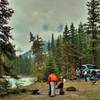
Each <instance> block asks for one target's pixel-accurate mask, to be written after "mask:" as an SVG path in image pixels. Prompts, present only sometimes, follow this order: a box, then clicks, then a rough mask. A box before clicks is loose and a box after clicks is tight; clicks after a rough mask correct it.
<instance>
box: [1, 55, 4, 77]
mask: <svg viewBox="0 0 100 100" xmlns="http://www.w3.org/2000/svg"><path fill="white" fill-rule="evenodd" d="M3 63H4V56H3V54H1V53H0V77H2V75H3V74H4V70H3Z"/></svg>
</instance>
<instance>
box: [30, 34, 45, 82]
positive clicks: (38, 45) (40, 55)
mask: <svg viewBox="0 0 100 100" xmlns="http://www.w3.org/2000/svg"><path fill="white" fill-rule="evenodd" d="M31 36H32V34H31ZM32 37H33V38H34V39H32V40H31V41H30V42H32V47H31V50H32V52H33V54H34V55H35V59H34V66H33V70H32V72H33V74H34V77H35V76H36V77H37V79H38V81H41V80H42V79H43V71H44V70H45V59H44V52H43V45H44V43H43V40H42V38H41V37H39V36H38V35H37V37H34V36H32Z"/></svg>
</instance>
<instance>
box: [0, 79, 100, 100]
mask: <svg viewBox="0 0 100 100" xmlns="http://www.w3.org/2000/svg"><path fill="white" fill-rule="evenodd" d="M69 86H74V87H76V88H77V89H78V91H76V92H68V91H66V88H67V87H69ZM25 88H26V89H39V90H40V93H41V94H40V95H31V93H21V94H19V95H9V96H6V97H5V98H0V100H100V81H98V84H96V85H92V84H91V82H84V81H80V82H76V81H74V82H71V81H69V82H66V83H64V91H65V95H62V96H60V95H59V94H58V92H59V90H56V96H55V97H49V96H48V84H47V83H35V84H33V85H31V86H27V87H25Z"/></svg>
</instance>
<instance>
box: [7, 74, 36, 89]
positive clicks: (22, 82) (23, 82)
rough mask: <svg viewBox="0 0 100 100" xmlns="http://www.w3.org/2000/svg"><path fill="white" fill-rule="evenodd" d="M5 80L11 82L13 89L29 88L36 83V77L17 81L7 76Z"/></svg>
mask: <svg viewBox="0 0 100 100" xmlns="http://www.w3.org/2000/svg"><path fill="white" fill-rule="evenodd" d="M5 78H6V80H7V81H8V82H9V84H10V86H11V88H16V87H17V86H28V85H31V84H33V83H34V82H35V81H36V78H34V77H21V78H19V79H15V78H12V77H10V76H6V77H5Z"/></svg>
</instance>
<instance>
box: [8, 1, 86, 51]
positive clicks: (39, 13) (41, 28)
mask: <svg viewBox="0 0 100 100" xmlns="http://www.w3.org/2000/svg"><path fill="white" fill-rule="evenodd" d="M9 2H10V7H12V8H13V9H14V10H15V13H14V14H13V17H12V18H11V21H10V25H11V26H12V27H13V28H14V29H13V31H12V35H13V38H14V41H15V42H14V43H15V44H16V48H21V49H22V50H24V51H27V50H29V49H30V47H31V44H30V43H29V32H32V33H33V34H34V35H36V34H39V35H40V36H41V37H42V38H43V39H44V40H46V41H47V40H48V39H50V37H51V33H55V37H57V36H58V35H59V34H60V33H61V32H62V31H63V28H64V25H65V24H66V23H67V24H68V25H70V23H71V22H73V23H74V24H75V25H76V26H77V25H78V24H79V23H80V21H82V22H86V19H87V7H86V2H87V0H9Z"/></svg>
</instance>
